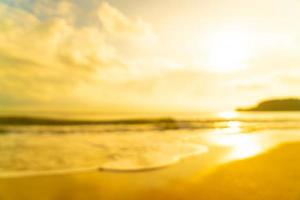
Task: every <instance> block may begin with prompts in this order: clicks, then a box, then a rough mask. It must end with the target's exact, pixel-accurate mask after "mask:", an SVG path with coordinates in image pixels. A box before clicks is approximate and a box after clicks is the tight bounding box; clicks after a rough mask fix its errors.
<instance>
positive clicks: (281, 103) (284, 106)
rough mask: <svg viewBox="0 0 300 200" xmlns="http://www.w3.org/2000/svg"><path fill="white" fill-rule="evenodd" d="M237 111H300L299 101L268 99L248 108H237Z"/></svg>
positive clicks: (294, 99) (295, 99) (293, 99)
mask: <svg viewBox="0 0 300 200" xmlns="http://www.w3.org/2000/svg"><path fill="white" fill-rule="evenodd" d="M236 110H237V111H300V99H298V98H282V99H270V100H265V101H262V102H260V103H258V104H257V105H256V106H253V107H248V108H237V109H236Z"/></svg>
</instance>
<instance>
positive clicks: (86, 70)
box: [0, 1, 156, 106]
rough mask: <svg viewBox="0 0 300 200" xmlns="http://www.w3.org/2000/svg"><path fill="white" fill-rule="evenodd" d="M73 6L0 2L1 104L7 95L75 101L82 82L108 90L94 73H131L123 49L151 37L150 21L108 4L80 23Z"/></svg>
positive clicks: (94, 87) (134, 45)
mask: <svg viewBox="0 0 300 200" xmlns="http://www.w3.org/2000/svg"><path fill="white" fill-rule="evenodd" d="M78 6H79V5H75V4H72V3H71V1H37V2H36V3H35V4H33V5H32V9H31V10H32V12H29V11H28V10H26V9H23V8H22V7H12V6H9V5H6V4H4V3H0V89H1V90H0V96H1V98H0V101H2V106H8V104H9V103H8V102H9V101H8V99H10V100H11V101H10V102H11V104H12V105H13V104H14V103H15V102H16V101H14V100H13V99H23V100H24V101H28V102H30V101H31V102H32V104H35V103H36V102H40V103H49V104H51V103H55V101H58V102H65V101H73V102H76V97H78V96H80V95H81V94H77V93H76V92H78V91H79V90H78V87H80V85H82V84H85V85H88V86H89V87H90V88H91V90H94V91H97V92H98V93H101V90H102V91H103V90H108V91H109V90H110V88H104V87H102V85H105V84H104V83H102V82H103V81H105V80H104V79H101V78H98V77H97V76H95V74H103V76H106V77H107V76H108V75H109V76H110V77H108V79H110V80H111V81H112V82H113V80H114V79H115V78H116V79H117V77H120V76H121V77H132V76H128V74H130V73H131V71H134V70H131V71H130V70H128V69H129V68H131V69H132V67H133V66H128V63H132V61H130V60H128V59H127V58H126V52H127V50H129V49H132V48H139V49H140V51H139V52H142V51H143V48H144V46H143V45H142V44H143V43H147V44H150V43H151V44H152V43H153V42H154V41H155V37H156V36H155V34H154V32H153V31H152V30H151V27H150V25H148V24H147V23H146V22H144V21H143V20H141V19H131V18H129V17H127V16H126V15H124V14H123V13H122V12H120V11H119V10H118V9H117V8H114V7H113V6H111V5H110V4H108V3H102V4H101V5H99V8H95V12H97V13H98V16H99V18H98V17H97V16H95V19H94V20H95V22H94V23H93V24H81V25H79V24H78V21H80V20H81V21H82V19H76V18H74V16H75V14H72V9H73V11H74V10H76V9H77V10H78V9H80V8H79V7H78ZM97 21H98V22H99V23H100V24H99V23H97ZM122 44H126V48H124V46H123V47H122V46H121V45H122ZM137 45H138V47H137ZM141 54H142V53H141ZM136 67H138V66H136ZM109 71H111V72H112V73H110V74H107V72H109ZM99 77H100V76H99ZM127 79H128V78H127ZM127 79H126V78H125V79H124V80H127ZM111 92H112V93H114V92H116V91H111ZM62 94H63V95H62ZM99 95H101V94H99ZM72 98H73V99H72ZM74 98H75V99H74ZM4 99H5V101H4ZM18 102H19V101H18ZM100 103H101V102H100Z"/></svg>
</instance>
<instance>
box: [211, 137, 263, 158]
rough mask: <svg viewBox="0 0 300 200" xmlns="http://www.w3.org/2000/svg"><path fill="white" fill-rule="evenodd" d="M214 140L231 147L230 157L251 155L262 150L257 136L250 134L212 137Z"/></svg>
mask: <svg viewBox="0 0 300 200" xmlns="http://www.w3.org/2000/svg"><path fill="white" fill-rule="evenodd" d="M214 142H215V143H216V144H218V145H222V146H229V147H230V148H231V151H230V155H229V157H230V159H242V158H247V157H251V156H254V155H256V154H258V153H260V152H261V151H262V150H263V148H262V145H261V143H260V141H259V138H257V137H255V136H252V135H242V134H237V135H226V136H219V137H218V138H215V139H214Z"/></svg>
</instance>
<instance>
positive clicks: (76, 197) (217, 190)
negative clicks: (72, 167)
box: [0, 143, 300, 200]
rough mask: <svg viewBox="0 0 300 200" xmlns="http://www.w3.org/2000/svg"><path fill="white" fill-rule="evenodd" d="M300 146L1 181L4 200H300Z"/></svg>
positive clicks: (0, 193) (0, 194)
mask: <svg viewBox="0 0 300 200" xmlns="http://www.w3.org/2000/svg"><path fill="white" fill-rule="evenodd" d="M299 151H300V143H286V144H282V145H280V146H277V147H275V148H273V149H270V150H268V151H266V152H264V153H262V154H260V155H257V156H254V157H251V158H247V159H242V160H236V161H232V162H228V163H226V164H220V163H217V162H216V160H219V158H220V156H221V157H222V156H223V155H224V153H226V149H224V148H219V149H218V148H215V150H214V152H211V153H210V154H207V155H204V156H198V157H192V158H188V159H185V160H183V161H181V162H179V163H178V164H175V165H172V166H169V167H166V168H163V169H157V170H150V171H137V172H130V173H125V172H119V173H118V172H105V171H94V172H83V173H70V174H60V175H48V176H35V177H23V178H7V179H5V178H2V179H1V180H0V199H1V200H17V199H23V200H31V199H40V200H49V199H51V200H52V199H53V200H62V199H72V200H83V199H84V200H85V199H108V200H110V199H187V200H189V199H206V200H210V199H213V200H214V199H216V200H217V199H224V200H227V199H228V200H229V199H230V200H231V199H244V200H248V199H249V200H250V199H251V200H261V199H264V200H271V199H285V200H289V199H291V200H292V199H293V200H298V199H299V198H300V189H299V188H300V181H299V180H300V171H299V168H300V155H299Z"/></svg>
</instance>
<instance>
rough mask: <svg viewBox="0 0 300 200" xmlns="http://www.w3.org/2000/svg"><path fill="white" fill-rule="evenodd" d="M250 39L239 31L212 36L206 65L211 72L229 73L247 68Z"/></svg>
mask: <svg viewBox="0 0 300 200" xmlns="http://www.w3.org/2000/svg"><path fill="white" fill-rule="evenodd" d="M250 39H251V37H250V35H249V33H248V32H244V31H242V30H239V29H232V30H222V31H219V32H216V33H214V34H212V36H211V39H210V42H209V50H208V59H209V60H208V65H209V67H210V68H211V69H212V70H215V71H219V72H231V71H235V70H238V69H242V68H245V67H247V63H246V62H247V60H248V59H249V58H250V55H251V41H250Z"/></svg>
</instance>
